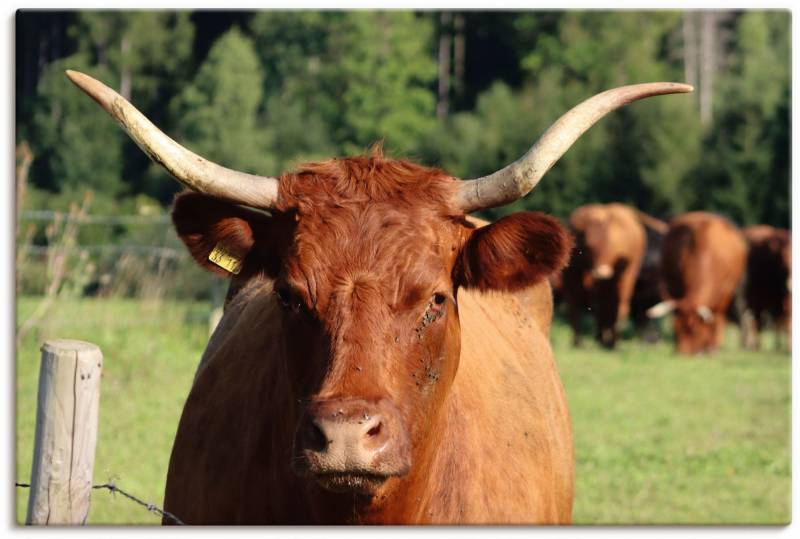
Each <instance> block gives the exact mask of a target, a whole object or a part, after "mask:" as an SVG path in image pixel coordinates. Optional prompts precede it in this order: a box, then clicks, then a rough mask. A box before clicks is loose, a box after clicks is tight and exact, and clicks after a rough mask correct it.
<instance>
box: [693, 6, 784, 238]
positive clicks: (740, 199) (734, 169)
mask: <svg viewBox="0 0 800 539" xmlns="http://www.w3.org/2000/svg"><path fill="white" fill-rule="evenodd" d="M789 28H790V26H789V20H788V18H787V17H786V16H785V15H784V14H783V13H780V12H768V11H750V12H747V13H745V14H743V15H742V16H741V17H739V19H738V20H737V23H736V36H737V39H736V43H735V45H734V50H733V51H732V52H731V60H730V68H729V69H728V70H726V72H725V73H724V74H721V75H720V76H719V85H718V92H719V96H718V98H717V99H716V100H715V103H716V110H715V113H714V117H715V123H714V126H713V128H712V129H711V131H710V133H709V135H708V137H707V138H706V140H705V148H704V152H703V155H704V159H703V161H702V162H700V163H698V166H697V167H696V169H695V171H694V178H693V180H694V181H693V183H692V190H691V192H692V193H694V200H693V203H692V205H693V207H694V208H697V209H701V208H704V209H711V210H714V211H718V212H720V213H724V214H726V215H728V216H729V217H731V218H733V219H734V220H735V221H737V222H738V223H740V224H742V225H748V224H755V223H769V224H774V225H778V226H788V225H789V208H790V204H789V196H788V195H789V182H790V177H789V167H788V162H789V161H788V155H789V107H790V105H789V95H790V80H791V79H790V73H791V71H790V47H789V35H790V31H789Z"/></svg>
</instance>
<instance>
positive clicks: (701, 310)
mask: <svg viewBox="0 0 800 539" xmlns="http://www.w3.org/2000/svg"><path fill="white" fill-rule="evenodd" d="M668 313H673V314H674V317H673V325H674V329H675V344H676V349H677V351H678V353H680V354H697V353H700V352H707V351H709V350H711V349H713V348H714V338H715V335H716V330H715V327H716V324H717V320H716V315H715V314H714V312H713V311H712V310H711V309H710V308H709V307H708V306H707V305H703V304H701V303H698V302H696V301H694V300H692V299H691V298H682V299H668V300H665V301H662V302H661V303H658V304H657V305H654V306H653V307H650V309H648V310H647V316H649V317H650V318H660V317H662V316H665V315H667V314H668Z"/></svg>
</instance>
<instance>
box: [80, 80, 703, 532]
mask: <svg viewBox="0 0 800 539" xmlns="http://www.w3.org/2000/svg"><path fill="white" fill-rule="evenodd" d="M68 74H69V76H70V78H71V79H72V80H73V82H75V83H76V84H78V86H80V87H81V88H82V89H84V90H85V91H86V92H87V93H89V94H90V95H91V96H92V97H93V98H94V99H95V100H96V101H97V102H98V103H99V104H100V105H101V106H102V107H103V108H104V109H105V110H106V111H108V112H109V113H110V114H112V115H113V116H114V117H115V118H116V119H117V120H118V121H119V122H120V123H121V124H122V125H123V127H124V128H125V129H126V130H127V131H128V133H129V134H130V135H131V136H132V137H133V138H134V140H136V142H137V143H138V144H139V145H140V146H141V147H142V148H143V149H144V150H145V151H146V152H147V153H148V154H149V155H150V156H151V157H153V159H154V160H156V161H157V162H158V163H160V164H162V165H164V166H165V167H166V168H167V169H168V170H169V171H170V173H172V174H173V175H174V176H175V177H176V178H178V179H179V180H180V181H182V182H183V183H185V184H186V185H188V186H189V187H190V188H192V189H193V190H195V191H198V193H189V194H184V195H182V196H180V197H179V198H178V199H177V200H176V202H175V209H174V213H173V219H174V222H175V225H176V228H177V231H178V234H179V235H180V237H181V238H182V239H183V241H184V242H185V243H186V245H187V247H188V248H189V251H190V252H191V253H192V255H193V256H194V257H195V258H196V260H197V261H198V263H200V264H201V265H203V266H204V267H207V268H209V269H211V270H213V271H218V272H220V273H225V274H228V273H233V274H234V276H233V277H232V280H231V285H230V291H229V294H228V299H227V302H226V303H227V306H226V309H225V314H224V315H223V318H222V320H221V321H220V324H219V326H218V329H217V330H216V331H215V333H214V335H213V337H212V339H211V341H210V342H209V345H208V348H207V349H206V352H205V353H204V356H203V360H202V362H201V367H200V368H199V369H198V372H197V374H196V377H195V381H194V384H193V386H192V389H191V392H190V394H189V397H188V399H187V401H186V405H185V408H184V412H183V415H182V417H181V421H180V425H179V426H178V432H177V435H176V439H175V444H174V447H173V452H172V457H171V460H170V468H169V473H168V477H167V490H166V496H165V507H166V509H167V510H168V511H170V512H172V513H174V514H176V515H177V516H178V517H180V518H182V519H183V520H184V521H186V522H189V523H197V524H199V523H208V524H223V523H501V522H502V523H567V522H569V521H570V519H571V512H572V497H573V449H572V434H571V426H570V420H569V414H568V411H567V404H566V400H565V397H564V390H563V387H562V385H561V382H560V380H559V377H558V373H557V370H556V368H555V364H554V361H553V356H552V352H551V349H550V346H549V343H548V329H549V324H550V319H551V314H552V313H551V303H550V298H549V294H550V291H549V287H548V284H547V277H548V275H550V274H551V273H553V272H554V271H556V270H558V269H559V268H560V267H561V266H562V265H563V264H564V263H565V262H566V258H567V254H568V252H569V248H570V239H569V236H568V234H567V232H566V231H565V230H564V229H563V228H562V227H561V226H560V224H559V223H558V222H557V221H556V220H555V219H553V218H551V217H548V216H546V215H543V214H539V213H528V212H522V213H516V214H513V215H510V216H508V217H505V218H503V219H501V220H500V221H498V222H496V223H493V224H491V225H486V226H483V227H476V226H475V225H474V224H473V223H472V222H470V221H469V220H468V219H467V218H466V214H468V213H469V212H471V211H476V210H478V209H481V208H488V207H494V206H499V205H503V204H507V203H509V202H511V201H513V200H516V199H519V198H520V197H522V196H525V195H526V194H527V193H528V192H529V191H530V190H531V189H532V188H533V186H534V185H535V184H536V182H538V181H539V179H540V178H541V177H542V176H543V175H544V173H545V172H546V171H547V170H548V169H549V168H550V166H552V164H553V163H555V161H556V160H557V159H558V158H559V157H560V156H561V155H562V154H563V153H564V152H565V151H566V150H567V149H568V148H569V146H570V145H571V144H572V142H574V141H575V140H576V139H577V138H578V137H579V136H580V134H581V133H582V132H583V131H585V130H586V129H588V127H589V126H590V125H592V123H594V122H596V121H597V120H598V119H599V118H600V117H602V116H603V115H604V114H605V113H607V112H609V111H611V110H614V109H615V108H617V107H619V106H621V105H622V104H624V103H627V102H630V101H632V100H634V99H639V98H642V97H646V96H650V95H656V94H663V93H675V92H683V91H689V90H690V89H691V87H688V86H686V85H675V84H670V83H653V84H648V85H635V86H631V87H624V88H619V89H616V90H611V91H609V92H605V93H603V94H599V95H598V96H595V97H594V98H592V99H590V100H588V101H586V102H584V103H582V104H581V105H578V106H577V107H576V108H574V109H573V110H572V111H570V112H569V113H568V114H567V115H565V116H564V117H562V119H561V120H560V121H559V123H558V124H557V128H554V129H552V130H550V131H548V132H547V133H545V135H544V136H543V137H542V138H541V139H540V141H539V142H538V144H537V146H536V147H535V149H534V151H531V152H529V153H528V154H526V155H525V156H523V157H522V158H521V159H520V160H518V161H517V162H515V163H512V164H511V165H509V166H508V167H506V168H504V169H502V170H500V171H498V172H496V173H494V174H492V175H490V176H487V177H483V178H479V179H477V180H467V181H463V180H459V179H456V178H453V177H452V176H450V175H448V174H446V173H445V172H443V171H441V170H436V169H429V168H425V167H422V166H419V165H415V164H412V163H409V162H405V161H394V160H389V159H386V158H384V157H383V156H382V155H381V153H380V152H379V151H376V152H374V153H373V154H372V155H371V156H368V157H351V158H347V159H334V160H330V161H325V162H322V163H314V164H309V165H305V166H303V167H301V168H300V169H299V170H298V171H297V172H293V173H288V174H284V175H283V176H281V177H280V178H268V177H255V176H251V175H248V174H243V173H238V172H235V171H232V170H229V169H225V168H223V167H220V166H219V165H215V164H213V163H210V162H208V161H206V160H204V159H203V158H201V157H199V156H197V155H195V154H192V153H191V152H189V151H188V150H186V149H184V148H182V147H180V146H179V145H178V144H177V143H175V142H174V141H173V140H172V139H169V138H168V137H166V135H164V134H163V133H161V132H160V131H158V130H157V129H156V128H155V126H153V125H152V124H151V123H150V122H149V121H148V120H147V119H146V118H144V116H142V115H141V113H139V112H138V111H137V110H136V109H134V108H133V107H132V106H131V105H130V104H129V103H127V102H126V101H125V100H124V99H122V98H121V97H120V96H119V95H118V94H116V93H115V92H113V91H112V90H110V89H109V88H107V87H105V86H103V85H102V84H100V83H98V82H97V81H95V80H94V79H91V78H90V77H87V76H86V75H83V74H79V73H75V72H69V73H68ZM239 204H242V205H247V206H255V207H257V208H261V209H267V210H269V215H265V214H264V213H262V212H256V211H253V210H251V209H245V208H242V207H241V206H239ZM222 268H224V269H222Z"/></svg>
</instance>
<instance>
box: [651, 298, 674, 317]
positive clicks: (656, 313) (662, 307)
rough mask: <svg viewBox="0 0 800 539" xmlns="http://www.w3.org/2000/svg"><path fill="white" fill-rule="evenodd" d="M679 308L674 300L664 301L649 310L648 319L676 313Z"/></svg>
mask: <svg viewBox="0 0 800 539" xmlns="http://www.w3.org/2000/svg"><path fill="white" fill-rule="evenodd" d="M677 306H678V305H677V303H675V300H673V299H668V300H664V301H662V302H661V303H657V304H656V305H653V306H652V307H650V308H649V309H647V312H646V314H647V317H648V318H661V317H662V316H666V315H668V314H669V313H671V312H672V311H674V310H675V308H676V307H677Z"/></svg>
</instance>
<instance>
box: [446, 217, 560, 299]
mask: <svg viewBox="0 0 800 539" xmlns="http://www.w3.org/2000/svg"><path fill="white" fill-rule="evenodd" d="M571 249H572V236H570V234H569V232H567V231H566V230H565V229H564V227H563V226H561V223H560V222H559V221H558V219H555V218H554V217H550V216H549V215H545V214H543V213H538V212H520V213H514V214H512V215H509V216H507V217H504V218H502V219H500V220H499V221H497V222H495V223H492V224H490V225H486V226H484V227H482V228H478V229H476V230H475V231H473V232H472V233H471V235H470V237H469V239H468V240H467V241H466V243H465V245H464V247H463V248H462V250H461V254H460V256H459V261H458V263H457V264H456V267H455V270H454V279H455V282H456V284H458V285H459V286H463V287H465V288H477V289H479V290H499V291H509V292H510V291H514V290H519V289H521V288H525V287H527V286H530V285H533V284H536V283H538V282H539V281H541V280H543V279H545V278H547V277H548V276H550V275H551V274H553V273H554V272H556V271H558V270H560V269H561V268H563V267H564V265H565V264H566V263H567V261H568V260H569V253H570V250H571Z"/></svg>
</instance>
